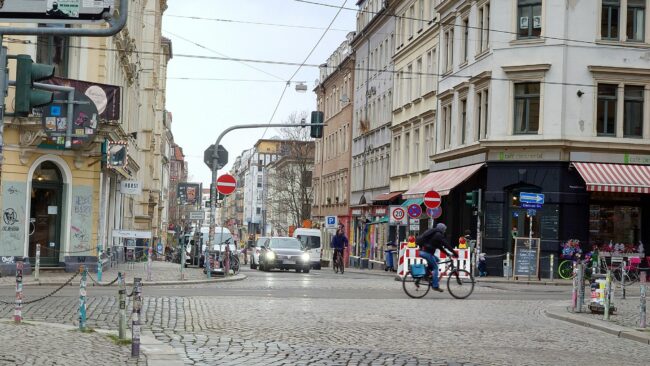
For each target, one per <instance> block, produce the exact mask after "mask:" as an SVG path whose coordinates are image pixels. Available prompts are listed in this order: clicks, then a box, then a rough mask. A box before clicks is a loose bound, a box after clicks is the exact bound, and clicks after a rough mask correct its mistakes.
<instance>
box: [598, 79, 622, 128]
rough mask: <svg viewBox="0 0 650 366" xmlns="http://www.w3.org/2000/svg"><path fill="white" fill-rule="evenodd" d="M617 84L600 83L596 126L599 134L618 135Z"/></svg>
mask: <svg viewBox="0 0 650 366" xmlns="http://www.w3.org/2000/svg"><path fill="white" fill-rule="evenodd" d="M617 88H618V86H617V85H615V84H598V106H597V115H596V125H597V126H596V128H597V134H598V136H615V135H616V90H617Z"/></svg>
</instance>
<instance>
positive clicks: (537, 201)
mask: <svg viewBox="0 0 650 366" xmlns="http://www.w3.org/2000/svg"><path fill="white" fill-rule="evenodd" d="M519 202H520V203H522V204H523V203H529V204H534V205H543V204H544V194H542V193H526V192H521V193H519ZM522 207H523V206H522Z"/></svg>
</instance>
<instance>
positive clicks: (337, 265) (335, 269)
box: [332, 258, 339, 273]
mask: <svg viewBox="0 0 650 366" xmlns="http://www.w3.org/2000/svg"><path fill="white" fill-rule="evenodd" d="M332 269H333V270H334V273H339V261H338V259H336V258H335V259H334V261H333V263H332Z"/></svg>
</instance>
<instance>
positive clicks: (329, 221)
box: [325, 216, 338, 229]
mask: <svg viewBox="0 0 650 366" xmlns="http://www.w3.org/2000/svg"><path fill="white" fill-rule="evenodd" d="M337 221H338V220H337V218H336V216H326V217H325V227H326V228H327V229H336V226H337V224H338V222H337Z"/></svg>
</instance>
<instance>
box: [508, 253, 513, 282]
mask: <svg viewBox="0 0 650 366" xmlns="http://www.w3.org/2000/svg"><path fill="white" fill-rule="evenodd" d="M506 263H508V266H507V268H508V269H507V272H506V280H510V274H511V273H512V269H511V268H512V266H511V265H510V252H508V253H506ZM513 275H514V273H513Z"/></svg>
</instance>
